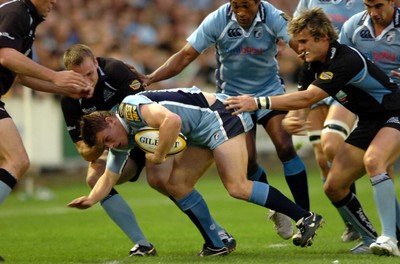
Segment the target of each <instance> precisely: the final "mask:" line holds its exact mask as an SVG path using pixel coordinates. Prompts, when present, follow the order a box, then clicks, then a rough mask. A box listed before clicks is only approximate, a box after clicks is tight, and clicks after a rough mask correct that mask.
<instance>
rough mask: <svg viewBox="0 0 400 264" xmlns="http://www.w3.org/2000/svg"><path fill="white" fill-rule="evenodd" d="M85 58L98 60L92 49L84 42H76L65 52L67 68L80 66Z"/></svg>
mask: <svg viewBox="0 0 400 264" xmlns="http://www.w3.org/2000/svg"><path fill="white" fill-rule="evenodd" d="M85 58H90V59H92V60H93V61H95V60H96V58H95V56H94V55H93V52H92V50H91V49H90V48H89V47H88V46H86V45H84V44H75V45H73V46H71V47H70V48H69V49H67V50H66V51H65V52H64V56H63V62H64V66H65V68H67V69H70V68H71V67H72V66H79V65H81V63H82V62H83V60H84V59H85Z"/></svg>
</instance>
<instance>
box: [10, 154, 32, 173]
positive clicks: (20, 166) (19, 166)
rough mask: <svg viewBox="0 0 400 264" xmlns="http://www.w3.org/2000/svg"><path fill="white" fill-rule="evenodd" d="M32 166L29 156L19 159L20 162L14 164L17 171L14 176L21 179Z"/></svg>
mask: <svg viewBox="0 0 400 264" xmlns="http://www.w3.org/2000/svg"><path fill="white" fill-rule="evenodd" d="M30 164H31V163H30V160H29V157H28V155H24V156H22V157H19V159H18V162H14V163H13V166H14V170H15V174H14V173H13V175H14V176H16V177H17V178H21V177H22V176H23V175H24V174H25V173H26V172H27V170H28V169H29V166H30Z"/></svg>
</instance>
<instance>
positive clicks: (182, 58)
mask: <svg viewBox="0 0 400 264" xmlns="http://www.w3.org/2000/svg"><path fill="white" fill-rule="evenodd" d="M198 56H199V53H198V52H197V51H196V50H195V49H194V48H193V47H192V46H191V45H190V44H189V43H187V44H186V45H185V46H184V47H183V48H182V49H181V50H180V51H178V52H177V53H175V54H174V55H172V56H171V57H170V58H169V59H168V60H167V61H166V62H165V63H164V64H163V65H161V66H160V67H159V68H158V69H157V70H155V71H154V72H152V73H151V74H149V75H147V80H146V84H147V85H150V84H152V83H155V82H158V81H162V80H165V79H168V78H171V77H174V76H175V75H177V74H179V73H180V72H181V71H183V69H185V68H186V66H188V65H189V64H190V63H191V62H192V61H194V60H195V59H196V58H197V57H198Z"/></svg>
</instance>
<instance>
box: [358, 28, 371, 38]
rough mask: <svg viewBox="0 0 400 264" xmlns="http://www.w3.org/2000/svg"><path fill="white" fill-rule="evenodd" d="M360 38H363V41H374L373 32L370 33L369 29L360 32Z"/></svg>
mask: <svg viewBox="0 0 400 264" xmlns="http://www.w3.org/2000/svg"><path fill="white" fill-rule="evenodd" d="M360 37H361V38H362V39H364V40H372V39H373V37H372V34H371V32H370V31H369V29H363V30H361V31H360Z"/></svg>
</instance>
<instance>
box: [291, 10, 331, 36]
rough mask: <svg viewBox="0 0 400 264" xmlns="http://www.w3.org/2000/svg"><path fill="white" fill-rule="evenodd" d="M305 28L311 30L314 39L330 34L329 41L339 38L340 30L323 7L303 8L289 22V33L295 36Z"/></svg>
mask: <svg viewBox="0 0 400 264" xmlns="http://www.w3.org/2000/svg"><path fill="white" fill-rule="evenodd" d="M304 29H307V30H309V32H310V34H311V36H312V37H314V39H316V40H319V39H321V38H322V37H325V36H328V38H329V42H334V41H335V40H337V39H338V38H339V36H338V32H337V30H336V29H335V27H334V26H333V24H332V22H331V20H330V19H329V18H328V17H327V16H326V14H325V13H324V11H323V10H322V8H320V7H315V8H311V9H303V10H301V11H300V13H299V15H297V16H295V17H294V18H293V19H292V20H291V21H289V23H288V33H289V35H290V36H291V37H292V38H293V37H295V36H296V35H298V34H299V33H300V32H301V31H303V30H304Z"/></svg>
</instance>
